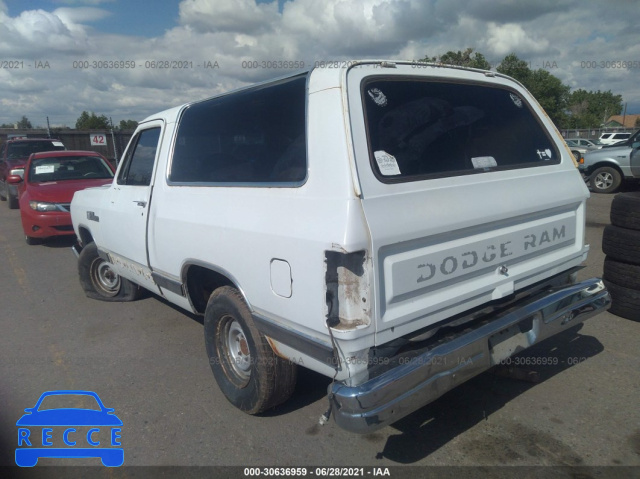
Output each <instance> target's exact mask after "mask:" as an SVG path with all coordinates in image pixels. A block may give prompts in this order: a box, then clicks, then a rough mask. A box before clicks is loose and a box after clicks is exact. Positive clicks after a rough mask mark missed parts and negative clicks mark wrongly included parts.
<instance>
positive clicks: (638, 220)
mask: <svg viewBox="0 0 640 479" xmlns="http://www.w3.org/2000/svg"><path fill="white" fill-rule="evenodd" d="M602 250H603V251H604V253H605V254H606V255H607V256H606V258H605V260H604V274H603V279H604V282H605V285H606V286H607V289H608V290H609V293H611V299H612V302H611V309H610V310H609V312H610V313H613V314H615V315H617V316H620V317H622V318H627V319H633V320H636V321H640V192H631V193H620V194H618V195H616V197H615V198H614V199H613V202H612V203H611V225H608V226H606V227H605V228H604V233H603V236H602Z"/></svg>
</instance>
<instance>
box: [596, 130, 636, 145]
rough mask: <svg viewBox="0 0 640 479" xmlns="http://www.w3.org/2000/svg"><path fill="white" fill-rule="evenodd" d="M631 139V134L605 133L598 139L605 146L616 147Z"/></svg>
mask: <svg viewBox="0 0 640 479" xmlns="http://www.w3.org/2000/svg"><path fill="white" fill-rule="evenodd" d="M629 138H631V133H603V134H602V135H600V138H599V139H598V140H599V141H600V143H602V144H603V145H615V144H616V143H620V142H621V141H625V140H628V139H629Z"/></svg>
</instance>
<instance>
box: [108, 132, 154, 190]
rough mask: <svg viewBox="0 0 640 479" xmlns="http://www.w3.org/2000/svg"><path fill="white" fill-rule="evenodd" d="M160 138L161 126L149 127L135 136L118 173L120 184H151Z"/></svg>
mask: <svg viewBox="0 0 640 479" xmlns="http://www.w3.org/2000/svg"><path fill="white" fill-rule="evenodd" d="M159 139H160V128H149V129H148V130H144V131H142V132H141V133H140V134H139V135H138V136H137V137H136V138H135V140H134V141H135V142H134V143H133V144H132V148H130V149H129V151H128V152H127V156H126V157H125V159H124V165H122V168H121V169H120V173H119V174H118V184H119V185H136V186H148V185H150V184H151V175H152V174H153V165H154V163H155V159H156V151H157V150H158V141H159Z"/></svg>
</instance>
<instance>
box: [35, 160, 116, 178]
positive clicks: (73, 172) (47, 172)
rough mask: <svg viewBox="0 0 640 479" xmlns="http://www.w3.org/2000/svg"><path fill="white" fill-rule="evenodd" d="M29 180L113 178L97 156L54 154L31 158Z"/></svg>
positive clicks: (109, 170) (103, 162) (104, 163)
mask: <svg viewBox="0 0 640 479" xmlns="http://www.w3.org/2000/svg"><path fill="white" fill-rule="evenodd" d="M28 175H29V176H28V178H29V182H31V183H45V182H48V181H65V180H89V179H101V178H102V179H104V178H113V173H112V171H111V169H110V168H109V167H108V166H107V164H106V162H105V161H104V160H103V159H102V158H100V157H99V156H56V157H50V158H38V159H33V160H31V164H30V166H29V172H28Z"/></svg>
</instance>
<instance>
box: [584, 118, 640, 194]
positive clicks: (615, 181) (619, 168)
mask: <svg viewBox="0 0 640 479" xmlns="http://www.w3.org/2000/svg"><path fill="white" fill-rule="evenodd" d="M638 148H640V130H638V131H636V132H635V133H634V134H633V135H632V136H631V137H630V138H629V139H628V140H626V141H624V142H622V143H620V144H618V145H615V146H612V147H610V148H603V149H601V150H596V151H591V152H587V153H586V154H585V155H584V158H583V159H581V160H580V161H579V164H578V168H579V169H580V172H581V173H582V174H583V176H585V177H586V178H588V179H589V182H590V183H591V188H592V189H593V191H595V192H596V193H613V192H615V191H616V190H617V189H618V188H619V187H620V185H621V184H622V182H623V181H627V180H632V181H633V180H638V179H640V155H638V154H636V155H633V156H632V155H631V152H632V151H634V150H637V149H638Z"/></svg>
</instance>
